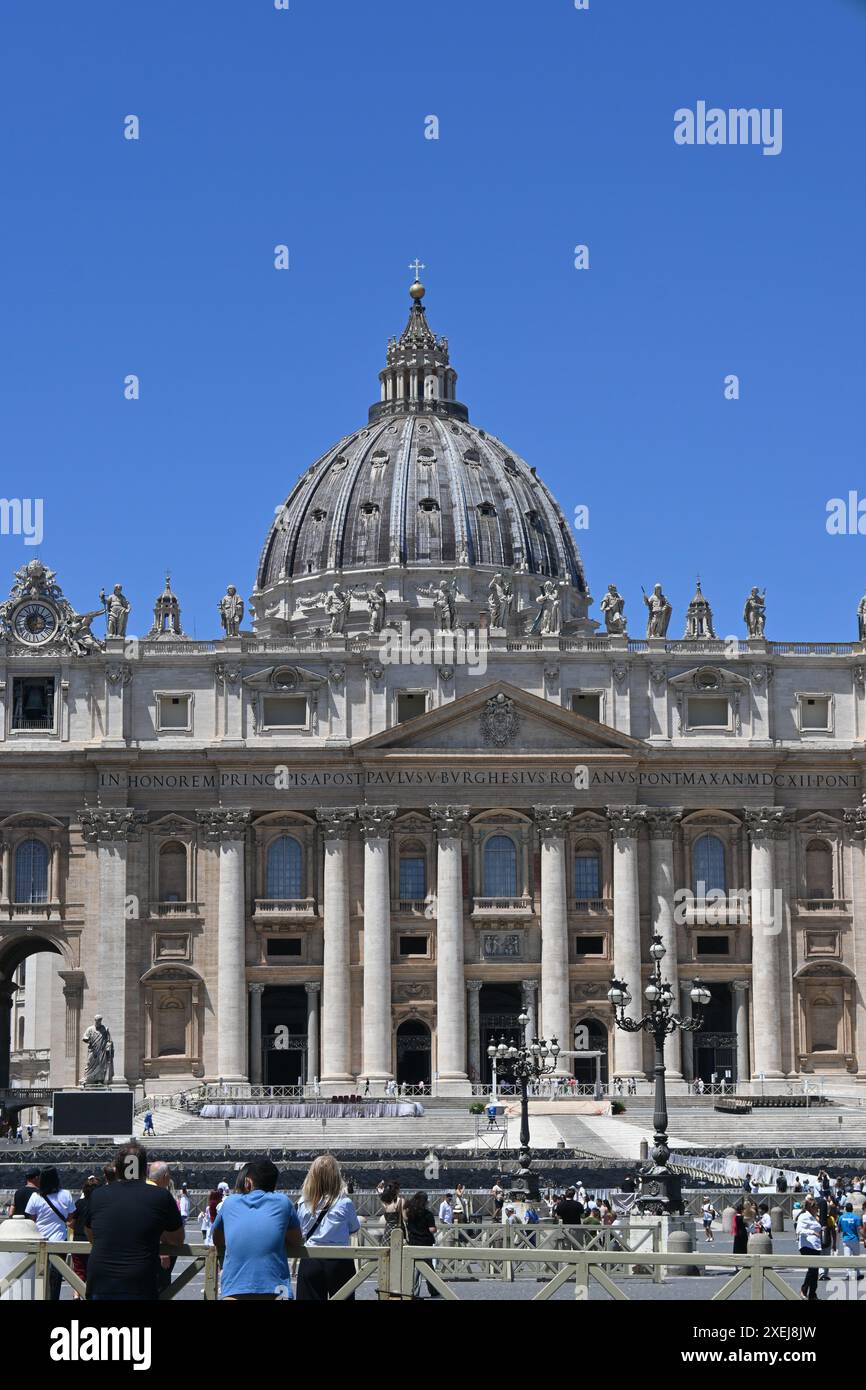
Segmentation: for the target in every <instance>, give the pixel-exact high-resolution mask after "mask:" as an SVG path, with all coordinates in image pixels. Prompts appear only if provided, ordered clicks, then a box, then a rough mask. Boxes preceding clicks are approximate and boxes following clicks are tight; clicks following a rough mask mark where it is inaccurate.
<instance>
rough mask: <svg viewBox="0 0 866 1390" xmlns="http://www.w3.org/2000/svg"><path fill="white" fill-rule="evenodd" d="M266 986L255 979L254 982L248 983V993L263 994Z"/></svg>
mask: <svg viewBox="0 0 866 1390" xmlns="http://www.w3.org/2000/svg"><path fill="white" fill-rule="evenodd" d="M264 988H265V986H264V985H263V984H259V982H258V981H257V980H253V981H252V982H248V983H247V993H248V994H258V995H261V994H262V993H263V992H264Z"/></svg>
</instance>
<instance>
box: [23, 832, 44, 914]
mask: <svg viewBox="0 0 866 1390" xmlns="http://www.w3.org/2000/svg"><path fill="white" fill-rule="evenodd" d="M15 901H16V902H17V903H47V902H48V846H47V845H44V844H43V843H42V841H41V840H22V841H21V843H20V845H19V846H18V848H17V849H16V851H15Z"/></svg>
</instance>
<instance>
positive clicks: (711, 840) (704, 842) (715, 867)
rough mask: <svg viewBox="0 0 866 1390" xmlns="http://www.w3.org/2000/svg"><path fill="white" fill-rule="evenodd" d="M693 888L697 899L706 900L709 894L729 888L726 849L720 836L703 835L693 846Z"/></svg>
mask: <svg viewBox="0 0 866 1390" xmlns="http://www.w3.org/2000/svg"><path fill="white" fill-rule="evenodd" d="M692 887H693V889H694V894H695V897H696V898H698V899H701V898H705V897H706V895H707V893H715V892H718V891H720V890H721V892H723V893H724V892H726V891H727V887H728V881H727V876H726V874H725V847H724V845H723V844H722V842H721V840H720V839H719V837H718V835H701V837H700V839H698V840H695V843H694V845H693V846H692Z"/></svg>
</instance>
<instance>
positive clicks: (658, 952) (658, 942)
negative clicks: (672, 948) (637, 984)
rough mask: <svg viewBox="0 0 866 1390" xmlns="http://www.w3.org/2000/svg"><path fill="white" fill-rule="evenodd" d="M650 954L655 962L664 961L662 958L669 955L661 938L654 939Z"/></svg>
mask: <svg viewBox="0 0 866 1390" xmlns="http://www.w3.org/2000/svg"><path fill="white" fill-rule="evenodd" d="M649 953H650V955H651V956H652V958H653V960H662V958H663V957H664V956H666V955H667V951H666V950H665V948H664V945H663V943H662V939H661V937H660V936H654V937H653V941H652V945H651V946H650V948H649Z"/></svg>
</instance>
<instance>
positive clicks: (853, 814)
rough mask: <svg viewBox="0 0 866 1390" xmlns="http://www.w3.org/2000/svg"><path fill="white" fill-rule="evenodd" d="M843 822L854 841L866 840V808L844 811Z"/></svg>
mask: <svg viewBox="0 0 866 1390" xmlns="http://www.w3.org/2000/svg"><path fill="white" fill-rule="evenodd" d="M842 820H843V821H844V822H845V827H846V829H847V831H848V834H849V836H850V837H851V839H852V840H866V806H862V805H861V806H856V807H855V808H854V809H853V810H850V809H849V810H846V811H843V812H842Z"/></svg>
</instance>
